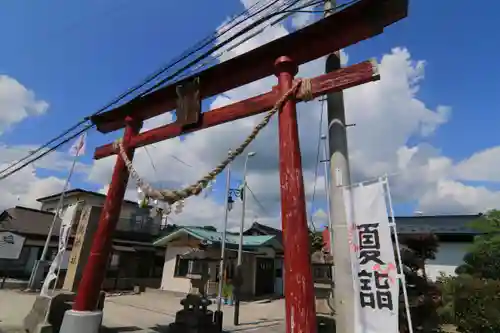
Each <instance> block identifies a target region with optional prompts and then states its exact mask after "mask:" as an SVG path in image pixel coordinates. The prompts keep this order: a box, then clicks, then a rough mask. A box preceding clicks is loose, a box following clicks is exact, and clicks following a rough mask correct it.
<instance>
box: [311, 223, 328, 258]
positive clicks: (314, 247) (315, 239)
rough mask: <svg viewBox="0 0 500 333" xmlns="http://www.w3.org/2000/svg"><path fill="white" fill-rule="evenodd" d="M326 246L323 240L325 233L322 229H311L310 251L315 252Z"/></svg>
mask: <svg viewBox="0 0 500 333" xmlns="http://www.w3.org/2000/svg"><path fill="white" fill-rule="evenodd" d="M324 246H325V242H324V241H323V235H322V233H321V232H320V231H314V230H311V229H309V247H310V253H311V254H313V253H314V252H316V251H321V250H322V249H323V247H324Z"/></svg>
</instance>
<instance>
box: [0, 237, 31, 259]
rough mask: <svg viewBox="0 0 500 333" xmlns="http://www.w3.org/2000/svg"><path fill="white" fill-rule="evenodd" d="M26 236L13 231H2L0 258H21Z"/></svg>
mask: <svg viewBox="0 0 500 333" xmlns="http://www.w3.org/2000/svg"><path fill="white" fill-rule="evenodd" d="M24 241H25V238H24V237H23V236H19V235H16V234H14V233H12V232H8V231H4V232H0V259H9V260H16V259H19V256H20V255H21V251H22V250H23V246H24Z"/></svg>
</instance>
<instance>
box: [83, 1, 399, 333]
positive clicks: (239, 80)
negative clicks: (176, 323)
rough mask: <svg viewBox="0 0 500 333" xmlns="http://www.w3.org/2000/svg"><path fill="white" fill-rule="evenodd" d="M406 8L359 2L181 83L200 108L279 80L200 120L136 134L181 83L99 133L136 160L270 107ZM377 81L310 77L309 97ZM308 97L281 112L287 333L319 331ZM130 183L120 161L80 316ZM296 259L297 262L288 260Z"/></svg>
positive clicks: (346, 75)
mask: <svg viewBox="0 0 500 333" xmlns="http://www.w3.org/2000/svg"><path fill="white" fill-rule="evenodd" d="M407 10H408V0H361V1H359V2H357V3H355V4H353V5H351V6H349V7H347V8H346V9H344V10H342V11H339V12H337V13H335V14H334V15H331V16H329V17H327V18H325V19H323V20H320V21H318V22H316V23H314V24H312V25H310V26H308V27H306V28H304V29H301V30H299V31H297V32H295V33H293V34H290V35H287V36H285V37H282V38H280V39H277V40H275V41H273V42H271V43H268V44H266V45H264V46H261V47H259V48H257V49H254V50H252V51H250V52H248V53H245V54H243V55H240V56H238V57H235V58H233V59H231V60H228V61H226V62H223V63H221V64H219V65H216V66H214V67H211V68H209V69H206V70H204V71H202V72H199V73H197V74H194V75H192V76H191V77H189V78H187V79H185V80H182V82H179V83H182V84H184V83H191V82H193V81H194V80H196V82H199V84H198V85H197V89H198V90H197V91H196V95H197V96H198V97H199V100H198V102H199V103H201V99H204V98H208V97H211V96H215V95H217V94H220V93H223V92H225V91H227V90H230V89H233V88H236V87H239V86H242V85H244V84H247V83H250V82H253V81H256V80H259V79H261V78H264V77H267V76H269V75H271V74H273V73H274V74H275V75H276V76H277V77H278V86H276V87H274V88H273V89H272V90H271V91H270V92H267V93H265V94H262V95H259V96H256V97H252V98H249V99H246V100H243V101H240V102H236V103H233V104H231V105H227V106H224V107H221V108H217V109H215V110H212V111H209V112H205V113H201V114H196V115H194V116H195V117H194V120H192V121H189V120H187V121H186V120H185V121H184V122H182V121H177V122H176V123H171V124H167V125H165V126H161V127H158V128H155V129H152V130H149V131H146V132H144V133H140V134H139V131H140V128H141V126H142V122H143V121H144V120H146V119H149V118H152V117H154V116H157V115H160V114H162V113H165V112H169V111H171V110H173V109H175V108H176V103H177V102H178V95H177V87H178V84H179V83H177V84H174V85H170V86H167V87H164V88H161V89H158V90H156V91H154V92H152V93H149V94H147V95H145V96H143V97H141V98H139V99H137V100H134V101H132V102H129V103H127V104H124V105H122V106H120V107H118V108H116V109H113V110H111V111H108V112H105V113H103V114H100V115H96V116H93V117H91V120H92V122H93V123H94V124H95V125H96V126H97V129H98V130H99V131H100V132H102V133H108V132H112V131H115V130H118V129H120V128H125V133H124V136H123V139H122V144H123V148H124V151H125V153H126V155H127V157H128V159H129V160H132V159H133V155H134V151H135V148H138V147H142V146H146V145H149V144H152V143H155V142H159V141H162V140H166V139H169V138H173V137H176V136H179V135H182V134H185V133H190V132H194V131H198V130H201V129H204V128H208V127H212V126H216V125H219V124H222V123H226V122H230V121H233V120H237V119H241V118H244V117H248V116H251V115H255V114H258V113H262V112H265V111H267V110H269V109H271V108H273V107H274V106H275V104H276V103H277V102H278V101H279V99H280V98H281V97H282V96H283V95H284V94H286V93H287V92H289V91H290V89H291V88H292V86H293V85H294V84H295V85H297V84H300V82H298V81H297V80H295V81H294V76H295V74H296V73H297V71H298V65H301V64H303V63H306V62H309V61H312V60H314V59H317V58H319V57H322V56H324V55H327V54H329V53H332V52H334V51H337V50H339V49H342V48H345V47H347V46H349V45H352V44H354V43H357V42H359V41H361V40H364V39H368V38H371V37H373V36H375V35H378V34H380V33H382V32H383V29H384V28H385V27H386V26H389V25H391V24H392V23H394V22H397V21H399V20H400V19H402V18H404V17H406V16H407ZM378 78H379V76H378V73H377V71H376V65H375V66H374V63H373V62H371V61H366V62H363V63H360V64H357V65H353V66H350V67H347V68H344V69H340V70H338V71H335V72H332V73H328V74H325V75H321V76H318V77H316V78H313V79H311V80H310V83H311V85H310V91H309V93H310V95H312V97H317V96H320V95H323V94H326V93H330V92H335V91H340V90H343V89H346V88H349V87H352V86H356V85H359V84H363V83H366V82H370V81H374V80H377V79H378ZM308 82H309V81H308ZM304 97H305V96H301V95H296V96H291V97H290V98H288V99H287V101H286V102H285V103H284V104H283V105H282V109H281V112H279V142H280V144H279V165H280V182H281V210H282V228H283V235H284V237H283V239H284V249H285V294H286V295H285V298H286V314H287V318H286V322H287V332H292V330H293V331H296V332H308V333H309V332H311V333H312V332H316V317H315V315H316V314H315V304H314V290H313V283H312V276H311V266H310V257H309V251H308V248H309V239H308V229H307V221H306V210H305V197H304V186H303V179H302V165H301V154H300V148H299V137H298V129H297V118H296V108H295V104H296V102H297V101H301V100H303V99H304ZM191 116H192V114H191ZM188 118H189V117H188ZM186 125H189V126H186ZM114 154H117V151H116V150H115V149H114V147H113V144H108V145H104V146H101V147H98V148H97V149H96V151H95V154H94V158H95V159H101V158H104V157H107V156H111V155H114ZM128 178H129V171H128V169H127V167H126V165H125V162H124V161H123V159H122V158H120V157H118V158H117V161H116V164H115V167H114V170H113V176H112V180H111V184H110V186H109V190H108V193H107V197H106V201H105V204H104V208H103V211H102V214H101V217H100V221H99V226H98V229H97V231H96V234H95V236H94V239H93V243H92V248H91V253H90V256H89V259H88V261H87V264H86V266H85V269H84V273H83V277H82V280H81V281H80V284H79V287H78V292H77V295H76V299H75V303H74V306H73V310H75V311H93V310H95V308H96V305H97V303H98V298H99V293H100V289H101V285H102V282H103V280H104V276H105V271H106V264H107V260H108V257H109V253H110V249H111V240H112V233H113V231H114V230H115V228H116V224H117V221H118V217H119V212H120V209H121V204H122V201H123V198H124V194H125V189H126V186H127V181H128ZM291 258H293V260H290V259H291Z"/></svg>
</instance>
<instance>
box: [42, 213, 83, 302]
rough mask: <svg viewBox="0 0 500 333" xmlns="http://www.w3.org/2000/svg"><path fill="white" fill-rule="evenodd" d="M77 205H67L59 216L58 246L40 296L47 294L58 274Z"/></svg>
mask: <svg viewBox="0 0 500 333" xmlns="http://www.w3.org/2000/svg"><path fill="white" fill-rule="evenodd" d="M77 206H78V205H71V206H69V207H68V208H67V209H66V211H65V212H64V214H63V216H62V218H61V228H60V230H59V248H58V250H57V254H56V256H55V258H54V260H53V261H52V264H51V265H50V268H49V272H48V273H47V277H46V278H45V281H44V282H43V286H42V290H41V292H40V295H42V296H48V292H49V286H50V283H51V282H52V281H54V280H55V279H56V278H57V275H58V274H59V269H60V268H61V264H62V261H63V258H64V253H65V252H66V247H67V245H68V239H69V235H70V232H71V225H72V223H73V219H74V217H75V213H76V207H77Z"/></svg>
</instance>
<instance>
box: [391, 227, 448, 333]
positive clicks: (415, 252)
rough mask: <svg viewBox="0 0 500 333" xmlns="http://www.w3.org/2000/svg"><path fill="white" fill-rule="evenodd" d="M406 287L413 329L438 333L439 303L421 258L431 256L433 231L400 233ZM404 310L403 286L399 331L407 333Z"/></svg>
mask: <svg viewBox="0 0 500 333" xmlns="http://www.w3.org/2000/svg"><path fill="white" fill-rule="evenodd" d="M399 241H400V252H401V261H402V264H403V265H402V266H403V271H404V275H405V280H406V290H407V292H408V300H409V303H410V313H411V319H412V324H413V332H422V333H431V332H439V330H440V328H439V326H440V325H439V324H440V322H439V317H438V315H437V309H438V307H439V305H440V300H441V297H440V291H439V288H438V286H437V285H436V284H435V283H434V282H432V281H431V280H429V279H428V278H427V276H426V275H425V274H421V272H425V269H424V267H425V261H426V260H428V259H432V258H435V254H436V252H437V250H438V247H439V243H438V240H437V237H436V236H435V235H433V234H418V235H404V236H400V237H399ZM407 323H408V320H407V316H406V311H405V304H404V297H403V286H402V285H401V288H400V299H399V324H400V328H399V331H400V332H401V333H405V332H409V329H408V325H407Z"/></svg>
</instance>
